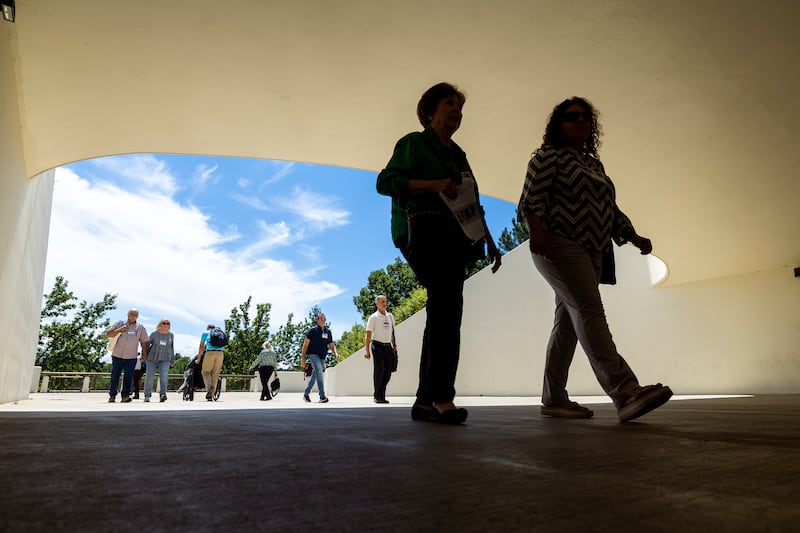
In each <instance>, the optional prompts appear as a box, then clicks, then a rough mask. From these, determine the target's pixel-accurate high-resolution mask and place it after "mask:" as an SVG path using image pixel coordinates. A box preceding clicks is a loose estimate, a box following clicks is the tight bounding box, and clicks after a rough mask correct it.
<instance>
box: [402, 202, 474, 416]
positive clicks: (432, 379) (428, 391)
mask: <svg viewBox="0 0 800 533" xmlns="http://www.w3.org/2000/svg"><path fill="white" fill-rule="evenodd" d="M465 240H466V239H465V237H464V236H463V234H461V230H460V228H459V227H458V226H457V225H455V223H454V219H452V217H450V216H448V215H438V214H430V215H428V214H418V215H416V216H414V217H412V218H411V219H410V235H409V241H408V249H407V253H406V254H404V255H406V257H407V258H408V264H409V266H410V267H411V269H412V270H413V271H414V274H416V276H417V279H418V280H419V282H420V283H421V284H422V286H423V287H425V288H426V289H427V290H428V303H427V305H426V306H425V308H426V310H427V320H426V321H425V333H424V335H423V337H422V354H421V357H420V362H419V387H418V388H417V403H418V404H420V405H430V404H431V403H432V402H436V403H444V402H452V401H453V398H454V397H455V394H456V389H455V381H456V371H457V370H458V358H459V352H460V348H461V315H462V312H463V307H464V296H463V292H464V276H465V274H466V267H467V262H468V259H467V257H468V254H469V251H470V250H469V247H468V245H467V243H465Z"/></svg>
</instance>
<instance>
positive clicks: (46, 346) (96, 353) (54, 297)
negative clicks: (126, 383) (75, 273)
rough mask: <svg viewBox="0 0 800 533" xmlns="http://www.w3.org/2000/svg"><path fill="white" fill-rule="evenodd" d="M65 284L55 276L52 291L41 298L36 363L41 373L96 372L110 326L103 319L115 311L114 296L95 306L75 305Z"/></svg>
mask: <svg viewBox="0 0 800 533" xmlns="http://www.w3.org/2000/svg"><path fill="white" fill-rule="evenodd" d="M68 285H69V283H68V282H67V281H66V280H65V279H64V278H63V277H62V276H57V277H56V280H55V284H54V285H53V289H52V290H51V291H50V293H49V294H45V295H44V296H43V298H44V305H43V307H42V313H41V317H42V319H41V322H40V324H39V346H38V349H37V350H36V364H37V365H38V366H41V367H42V370H45V371H61V372H100V371H102V370H103V363H102V362H101V360H100V359H101V358H102V357H103V356H104V355H105V354H106V345H107V344H108V339H107V338H106V336H105V332H106V330H107V329H108V327H109V325H110V320H109V319H108V318H104V316H105V315H106V313H108V312H109V311H111V310H113V309H116V300H117V295H115V294H113V295H112V294H106V295H105V296H103V300H102V301H100V302H97V303H88V302H87V301H85V300H84V301H81V302H79V303H76V302H78V298H77V297H76V296H75V295H74V294H73V293H72V292H71V291H69V290H68V289H67V287H68Z"/></svg>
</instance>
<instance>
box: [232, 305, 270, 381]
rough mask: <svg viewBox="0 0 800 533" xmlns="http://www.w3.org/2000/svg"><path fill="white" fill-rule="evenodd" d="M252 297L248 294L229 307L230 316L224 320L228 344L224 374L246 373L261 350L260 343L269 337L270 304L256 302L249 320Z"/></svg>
mask: <svg viewBox="0 0 800 533" xmlns="http://www.w3.org/2000/svg"><path fill="white" fill-rule="evenodd" d="M252 301H253V297H252V296H248V297H247V300H245V301H244V302H243V303H242V304H240V305H239V306H238V307H234V308H233V309H231V316H230V318H228V319H227V320H225V333H227V334H228V339H229V341H228V345H227V346H226V347H225V359H224V361H223V363H222V372H223V373H225V374H248V373H249V372H248V370H247V368H248V367H249V366H250V363H252V362H253V360H255V358H256V356H257V355H258V353H259V352H260V351H261V344H262V343H263V342H264V341H265V340H267V339H268V338H269V313H270V310H271V309H272V304H268V303H263V304H256V315H255V318H253V320H252V321H251V320H250V306H251V304H252Z"/></svg>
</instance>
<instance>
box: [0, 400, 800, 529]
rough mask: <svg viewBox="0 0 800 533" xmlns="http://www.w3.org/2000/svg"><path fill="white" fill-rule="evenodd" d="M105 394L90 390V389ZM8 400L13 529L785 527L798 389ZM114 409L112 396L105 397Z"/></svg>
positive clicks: (1, 466) (796, 441) (793, 474)
mask: <svg viewBox="0 0 800 533" xmlns="http://www.w3.org/2000/svg"><path fill="white" fill-rule="evenodd" d="M95 398H97V397H95ZM330 405H331V406H330V407H327V408H325V409H318V408H315V409H307V408H303V406H302V405H301V404H298V407H297V409H294V408H288V409H256V410H253V409H249V410H246V409H236V410H224V411H221V410H213V411H212V410H208V411H203V410H193V411H184V412H181V411H164V412H158V413H142V412H135V411H132V412H125V411H123V410H122V406H120V405H119V404H117V408H116V410H110V411H106V412H101V413H96V412H49V413H48V412H39V413H20V412H0V425H1V426H2V438H1V441H2V446H1V447H0V471H2V473H3V478H4V480H5V482H4V487H3V489H4V490H3V491H2V495H1V496H0V511H1V512H0V530H2V531H44V530H53V529H54V528H55V529H57V530H67V531H115V532H124V531H146V530H154V531H190V530H191V531H212V530H216V531H234V530H239V531H258V530H261V531H518V530H526V531H531V530H535V531H559V532H562V531H705V530H709V529H712V530H715V531H768V530H771V531H788V530H794V529H796V528H797V524H798V523H800V504H799V503H798V502H799V501H800V491H798V487H800V396H760V397H754V398H734V399H712V400H684V401H672V402H670V403H668V404H667V405H666V406H665V407H663V408H661V409H659V410H657V411H655V412H653V413H651V414H650V415H648V416H646V417H644V418H642V419H640V420H639V421H637V422H634V423H628V424H619V423H617V420H616V414H615V411H614V410H613V408H612V407H611V406H610V405H598V406H593V409H594V410H595V418H594V419H592V420H585V421H582V420H557V419H549V418H543V417H541V416H539V414H538V408H536V407H532V406H512V407H505V406H485V407H470V418H469V421H468V423H467V424H466V425H464V426H461V427H445V426H438V425H434V424H430V423H419V422H416V423H415V422H412V421H411V420H410V419H409V409H408V407H407V406H404V407H392V406H389V407H381V408H374V407H363V408H337V407H336V406H335V404H330ZM112 407H113V406H112Z"/></svg>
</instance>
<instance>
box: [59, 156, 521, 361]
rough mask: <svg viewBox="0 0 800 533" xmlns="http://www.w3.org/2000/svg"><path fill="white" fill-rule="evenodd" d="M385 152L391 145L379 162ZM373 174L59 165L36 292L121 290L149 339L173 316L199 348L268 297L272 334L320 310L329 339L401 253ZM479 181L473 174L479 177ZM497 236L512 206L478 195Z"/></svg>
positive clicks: (94, 294)
mask: <svg viewBox="0 0 800 533" xmlns="http://www.w3.org/2000/svg"><path fill="white" fill-rule="evenodd" d="M389 155H391V154H390V153H389V152H387V154H386V156H387V160H388V157H389ZM376 175H377V174H376V173H375V172H371V171H363V170H354V169H348V168H339V167H329V166H321V165H311V164H305V163H291V162H284V161H267V160H260V159H245V158H227V157H209V156H185V155H163V154H137V155H124V156H113V157H105V158H98V159H94V160H89V161H83V162H78V163H73V164H71V165H67V166H64V167H60V168H58V169H57V170H56V174H55V187H54V194H53V209H52V218H51V230H50V240H49V247H48V256H47V270H46V274H45V292H49V290H50V289H51V288H52V286H53V282H54V280H55V277H56V276H57V275H61V276H64V278H65V279H66V280H67V281H68V282H69V289H70V290H72V291H73V292H74V293H75V295H76V296H77V297H78V298H79V299H81V300H88V301H90V302H95V301H98V300H100V299H101V298H102V296H103V294H105V293H112V294H117V295H118V298H117V309H116V312H115V313H113V316H111V317H110V318H111V320H112V321H114V320H118V319H124V315H125V311H126V310H127V309H128V308H131V307H135V308H137V309H139V311H140V318H139V321H140V322H141V323H142V324H144V325H145V327H146V328H147V330H148V333H149V332H151V331H152V330H153V328H154V326H155V324H156V323H157V322H158V320H160V319H161V318H162V317H167V318H169V319H170V321H171V322H172V332H173V333H174V334H175V336H176V345H177V348H178V350H179V351H180V352H181V353H183V354H184V355H187V354H193V353H194V352H196V350H197V344H198V341H199V337H200V334H201V333H202V332H203V331H204V329H205V325H206V324H207V323H209V322H211V323H216V324H218V325H222V322H223V321H224V319H225V318H227V317H228V316H229V315H230V311H231V309H232V308H233V307H234V306H238V305H239V304H240V303H242V302H244V301H245V300H246V299H247V297H248V296H250V295H252V296H253V303H254V304H255V303H262V302H269V303H271V304H272V313H271V319H270V325H271V330H272V331H275V330H277V328H278V327H279V326H280V325H282V324H284V323H285V322H286V318H287V315H288V313H290V312H291V313H294V315H295V317H296V318H303V317H305V315H306V314H307V312H308V311H309V309H310V308H311V307H312V306H313V305H319V306H320V307H321V309H322V310H323V311H324V312H325V314H326V315H327V317H328V320H329V321H330V323H331V326H332V329H333V332H334V335H335V338H337V339H338V338H339V337H340V336H341V334H342V333H343V332H344V331H346V330H349V329H350V327H351V326H352V325H353V324H355V323H360V316H359V313H358V311H357V310H356V308H355V306H354V305H353V301H352V299H353V296H354V295H356V294H357V293H358V291H359V290H360V289H361V287H363V286H365V285H366V282H367V276H368V275H369V273H370V272H372V271H373V270H377V269H380V268H383V267H385V266H386V265H387V264H388V263H390V262H392V261H394V258H395V257H397V256H399V255H400V254H399V252H398V251H397V249H396V248H395V247H394V245H393V244H392V242H391V237H390V235H389V202H390V201H389V198H387V197H384V196H380V195H378V194H377V193H376V192H375V177H376ZM480 179H481V178H480V176H478V180H479V183H480ZM482 203H483V205H484V207H485V208H486V212H487V220H488V222H489V228H490V230H491V232H492V234H493V236H494V237H495V238H498V237H499V235H500V232H501V231H502V229H503V228H505V227H508V226H509V225H510V222H511V219H512V218H513V216H514V205H513V204H511V203H509V202H505V201H502V200H496V199H494V198H491V197H488V196H483V197H482Z"/></svg>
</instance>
